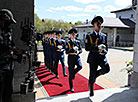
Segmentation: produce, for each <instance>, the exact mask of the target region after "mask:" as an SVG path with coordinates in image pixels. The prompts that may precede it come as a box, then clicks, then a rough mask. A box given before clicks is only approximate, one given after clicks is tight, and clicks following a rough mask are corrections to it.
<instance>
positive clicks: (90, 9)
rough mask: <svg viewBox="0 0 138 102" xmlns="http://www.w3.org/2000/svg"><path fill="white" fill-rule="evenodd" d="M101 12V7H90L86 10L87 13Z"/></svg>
mask: <svg viewBox="0 0 138 102" xmlns="http://www.w3.org/2000/svg"><path fill="white" fill-rule="evenodd" d="M100 10H101V7H100V6H98V5H88V6H86V7H85V9H84V11H85V12H97V11H100Z"/></svg>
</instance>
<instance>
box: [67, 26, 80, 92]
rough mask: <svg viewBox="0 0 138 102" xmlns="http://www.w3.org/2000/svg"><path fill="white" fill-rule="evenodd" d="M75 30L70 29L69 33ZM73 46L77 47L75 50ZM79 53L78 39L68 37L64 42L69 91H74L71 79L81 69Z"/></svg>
mask: <svg viewBox="0 0 138 102" xmlns="http://www.w3.org/2000/svg"><path fill="white" fill-rule="evenodd" d="M75 31H76V30H75ZM75 31H74V29H71V30H70V31H69V34H71V33H72V32H75ZM75 47H77V50H75ZM80 53H82V48H81V45H80V41H78V40H74V41H73V40H72V39H71V38H70V39H69V40H68V42H66V54H68V70H69V85H70V89H71V91H74V89H73V79H75V74H76V73H77V72H78V71H80V70H81V69H82V63H81V60H80V56H79V54H80ZM75 65H77V68H75Z"/></svg>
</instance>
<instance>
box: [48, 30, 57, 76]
mask: <svg viewBox="0 0 138 102" xmlns="http://www.w3.org/2000/svg"><path fill="white" fill-rule="evenodd" d="M51 33H55V32H54V31H52V32H51ZM55 40H56V39H55V38H49V42H48V43H49V68H50V70H51V71H52V74H54V71H55V69H54V63H55V58H56V50H55V47H56V42H55Z"/></svg>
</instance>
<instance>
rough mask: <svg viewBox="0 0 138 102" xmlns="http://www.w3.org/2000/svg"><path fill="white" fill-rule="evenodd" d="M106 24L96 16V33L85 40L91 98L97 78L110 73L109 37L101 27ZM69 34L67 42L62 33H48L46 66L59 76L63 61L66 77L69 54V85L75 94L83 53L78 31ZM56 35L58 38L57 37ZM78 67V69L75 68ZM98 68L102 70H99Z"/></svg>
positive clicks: (46, 39) (92, 33)
mask: <svg viewBox="0 0 138 102" xmlns="http://www.w3.org/2000/svg"><path fill="white" fill-rule="evenodd" d="M103 22H104V20H103V18H102V17H101V16H96V17H95V18H94V19H93V20H92V22H91V24H92V25H93V27H94V31H93V32H91V33H89V34H87V36H86V38H85V50H86V51H89V55H88V58H87V63H88V64H89V67H90V70H89V72H90V75H89V90H90V96H93V95H94V92H93V90H94V83H95V81H96V78H97V77H99V76H100V75H104V74H106V73H108V72H109V71H110V66H109V64H108V62H107V58H106V54H107V52H108V45H107V36H106V35H105V34H103V33H102V32H101V28H102V27H101V25H102V23H103ZM68 34H70V38H69V40H68V41H67V42H65V41H64V40H62V39H61V35H62V32H60V31H57V32H55V31H48V32H46V33H45V38H44V39H43V47H44V56H45V65H46V66H47V67H48V68H49V70H50V71H51V72H52V73H53V74H56V77H57V78H59V76H58V69H57V68H58V62H59V60H60V61H61V64H62V67H63V74H64V76H65V77H66V76H67V74H66V68H65V63H64V51H66V54H68V70H69V85H70V91H71V92H74V89H73V79H75V74H76V73H77V72H78V71H80V70H81V69H82V63H81V60H80V56H79V54H80V53H82V48H81V44H80V41H78V40H76V34H77V30H76V29H74V28H73V29H71V30H70V31H69V32H68ZM55 35H56V36H57V37H55ZM75 66H77V68H75ZM98 66H100V67H101V69H98Z"/></svg>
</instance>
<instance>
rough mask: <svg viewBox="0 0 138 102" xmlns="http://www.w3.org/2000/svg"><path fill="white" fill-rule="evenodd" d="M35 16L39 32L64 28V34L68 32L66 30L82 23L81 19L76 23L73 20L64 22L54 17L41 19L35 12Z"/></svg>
mask: <svg viewBox="0 0 138 102" xmlns="http://www.w3.org/2000/svg"><path fill="white" fill-rule="evenodd" d="M34 16H35V27H36V28H37V32H38V33H43V32H45V31H49V30H60V29H62V30H63V31H64V32H63V33H64V34H66V31H69V30H70V29H71V28H72V27H74V26H76V25H82V22H81V21H77V22H76V23H75V24H72V22H69V23H68V22H64V21H62V20H58V21H56V20H52V19H42V20H41V19H40V18H39V17H38V15H37V14H34Z"/></svg>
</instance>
